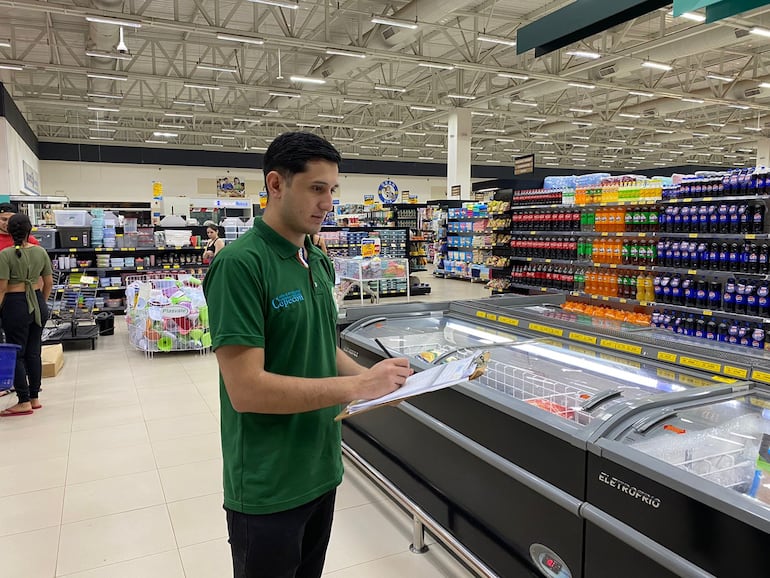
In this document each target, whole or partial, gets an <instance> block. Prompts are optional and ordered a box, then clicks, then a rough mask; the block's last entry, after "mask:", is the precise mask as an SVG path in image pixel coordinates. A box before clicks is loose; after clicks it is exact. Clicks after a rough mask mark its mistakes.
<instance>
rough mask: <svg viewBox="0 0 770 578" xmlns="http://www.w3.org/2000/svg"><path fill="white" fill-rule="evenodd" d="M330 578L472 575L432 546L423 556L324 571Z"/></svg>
mask: <svg viewBox="0 0 770 578" xmlns="http://www.w3.org/2000/svg"><path fill="white" fill-rule="evenodd" d="M324 576H328V577H329V578H361V577H363V576H365V577H366V578H393V576H404V577H410V576H415V577H416V576H419V578H473V574H472V573H471V572H469V571H467V570H465V568H463V567H461V566H460V565H459V564H458V563H457V562H456V561H455V560H454V559H452V558H451V556H450V555H449V554H448V553H447V552H446V551H444V549H443V548H441V547H439V546H433V547H431V548H430V550H428V551H427V552H426V553H425V554H414V553H413V552H409V551H407V552H401V553H400V554H394V555H391V556H386V557H385V558H379V559H377V560H372V561H371V562H365V563H363V564H358V565H356V566H351V567H350V568H345V569H342V570H337V571H336V572H324Z"/></svg>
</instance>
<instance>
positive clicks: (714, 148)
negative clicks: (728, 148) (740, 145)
mask: <svg viewBox="0 0 770 578" xmlns="http://www.w3.org/2000/svg"><path fill="white" fill-rule="evenodd" d="M709 150H711V151H723V150H725V147H709Z"/></svg>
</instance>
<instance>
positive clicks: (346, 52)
mask: <svg viewBox="0 0 770 578" xmlns="http://www.w3.org/2000/svg"><path fill="white" fill-rule="evenodd" d="M326 54H328V55H330V56H350V57H351V58H366V54H363V53H361V52H351V51H349V50H340V49H338V48H327V49H326Z"/></svg>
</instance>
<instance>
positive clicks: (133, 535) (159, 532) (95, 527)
mask: <svg viewBox="0 0 770 578" xmlns="http://www.w3.org/2000/svg"><path fill="white" fill-rule="evenodd" d="M174 548H176V544H175V542H174V533H173V531H172V529H171V522H170V520H169V518H168V512H167V511H166V506H165V505H164V506H154V507H152V508H145V509H143V510H133V511H131V512H123V513H121V514H113V515H111V516H104V517H101V518H93V519H91V520H84V521H82V522H75V523H73V524H64V525H63V526H62V527H61V538H60V540H59V559H58V562H57V573H58V574H72V573H74V572H82V571H83V570H90V569H92V568H97V567H100V566H106V565H108V564H114V563H116V562H123V561H126V560H131V559H134V558H140V557H144V556H150V555H152V554H160V553H161V552H166V551H168V550H173V549H174Z"/></svg>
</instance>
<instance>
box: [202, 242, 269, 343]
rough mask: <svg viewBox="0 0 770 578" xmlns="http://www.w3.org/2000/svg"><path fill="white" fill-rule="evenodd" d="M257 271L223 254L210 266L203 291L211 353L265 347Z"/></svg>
mask: <svg viewBox="0 0 770 578" xmlns="http://www.w3.org/2000/svg"><path fill="white" fill-rule="evenodd" d="M247 255H248V254H247ZM259 270H260V263H258V262H249V263H248V264H247V262H246V259H245V258H244V256H243V255H241V254H239V253H233V252H224V253H222V254H220V255H218V256H217V258H216V259H214V261H213V262H212V265H211V267H210V268H209V270H208V273H206V277H205V278H204V280H203V291H204V293H205V295H206V304H207V305H208V308H209V323H210V326H211V344H212V348H213V349H214V350H216V349H217V348H218V347H221V346H223V345H243V346H246V347H264V346H265V314H264V306H263V303H264V299H263V295H264V290H263V285H262V283H261V282H260V280H259Z"/></svg>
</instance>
